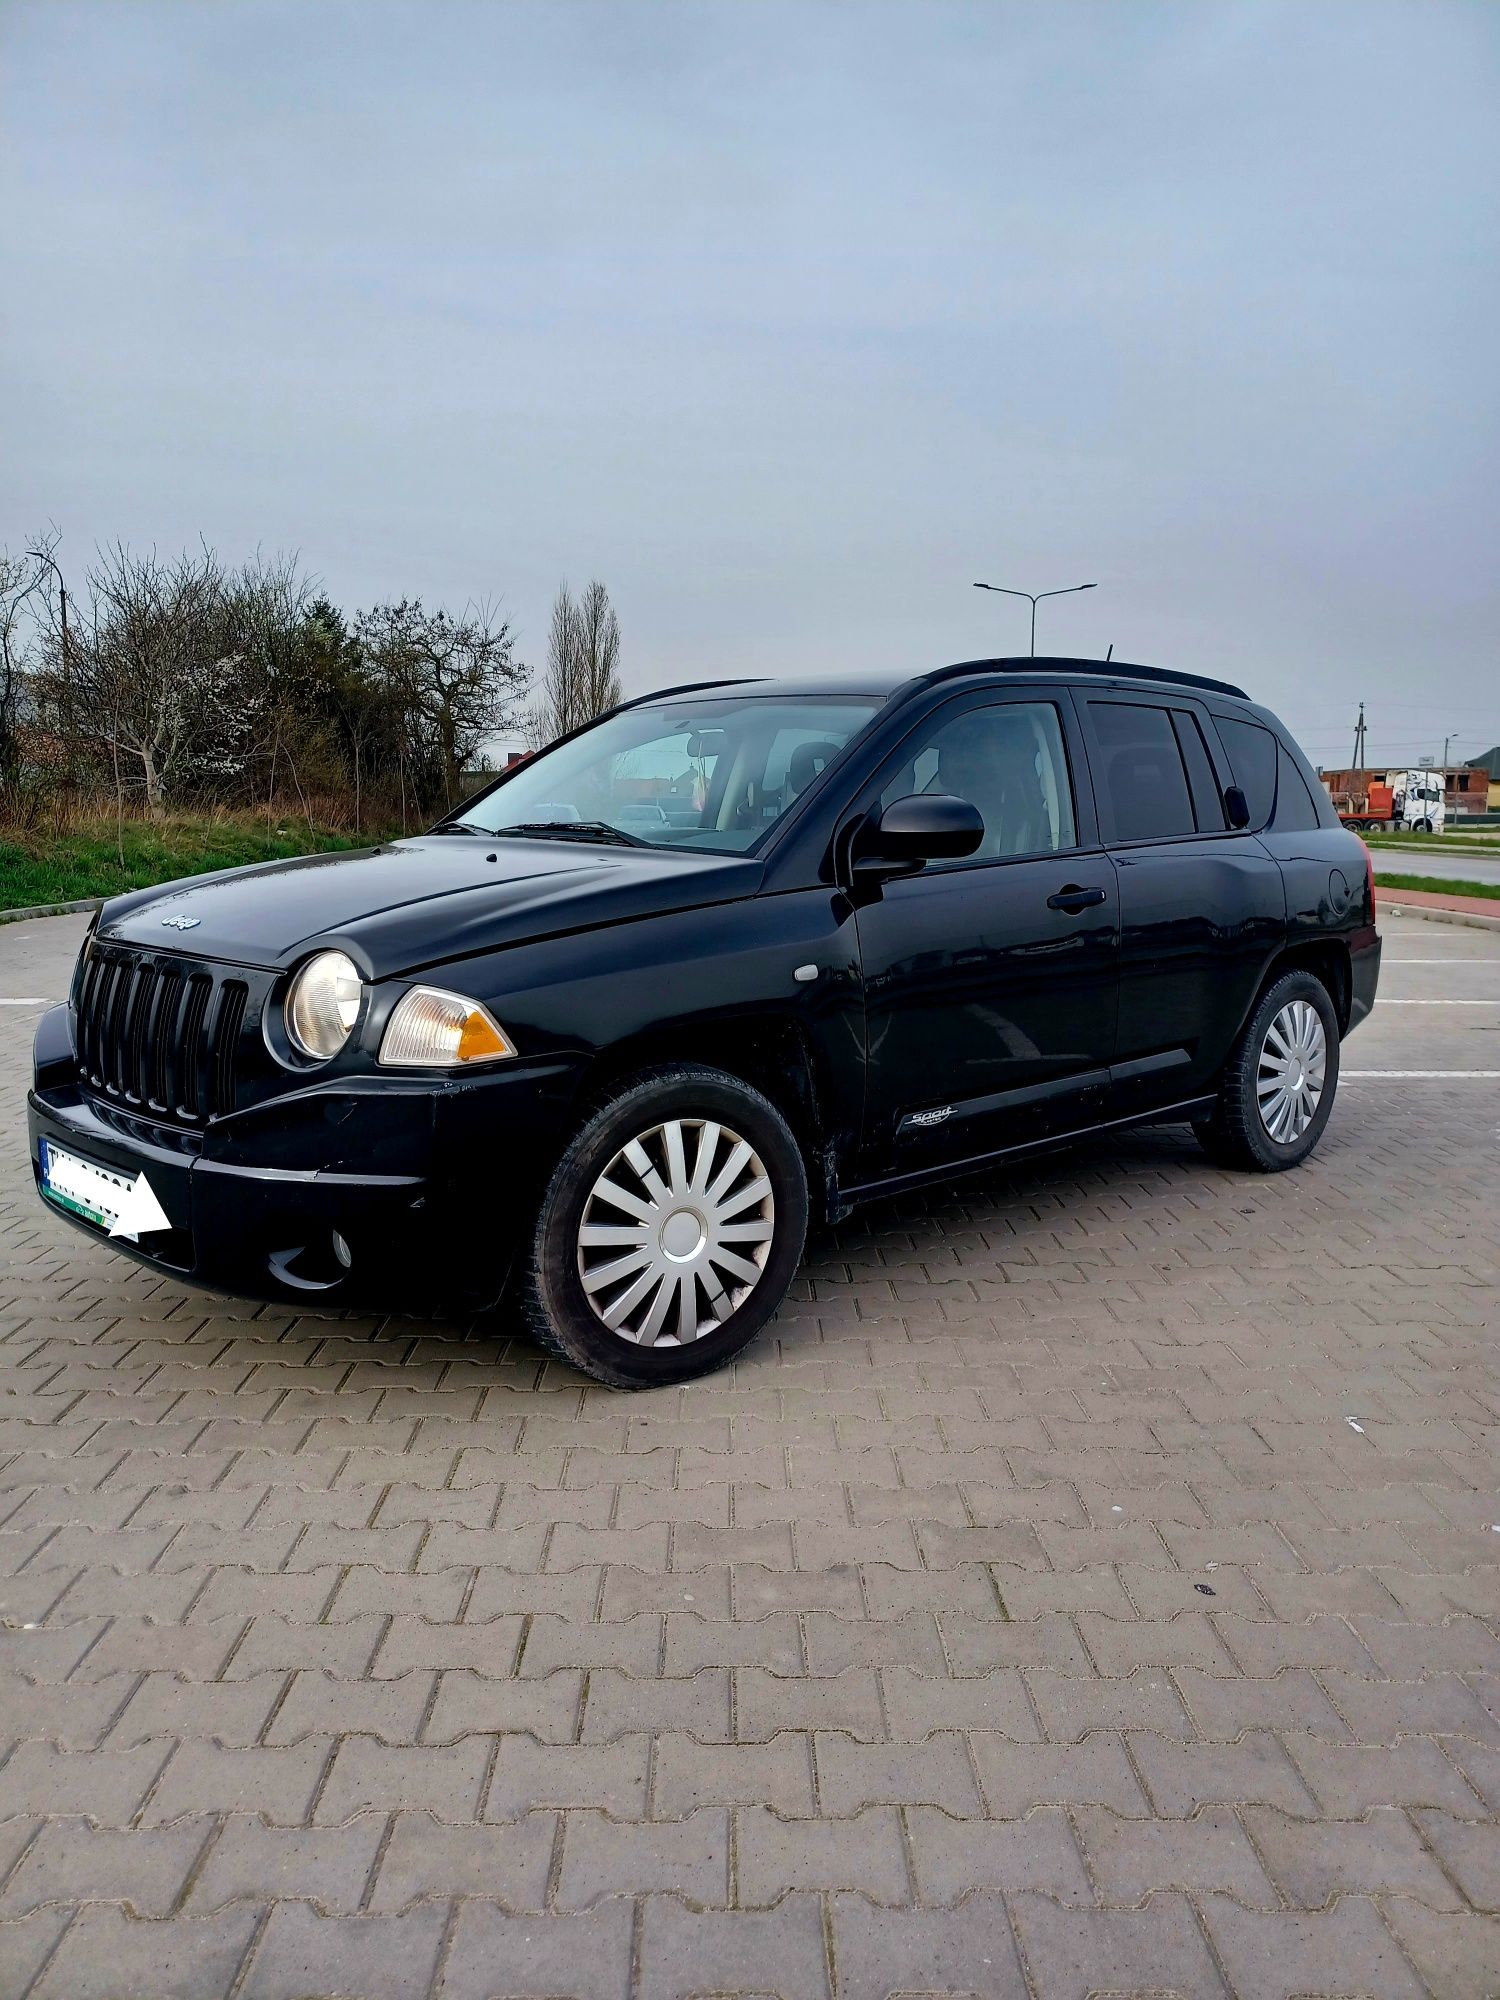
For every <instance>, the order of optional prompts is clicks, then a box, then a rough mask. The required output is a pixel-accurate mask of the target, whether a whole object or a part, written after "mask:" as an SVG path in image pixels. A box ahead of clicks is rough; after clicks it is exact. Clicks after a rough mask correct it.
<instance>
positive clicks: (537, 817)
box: [455, 695, 880, 854]
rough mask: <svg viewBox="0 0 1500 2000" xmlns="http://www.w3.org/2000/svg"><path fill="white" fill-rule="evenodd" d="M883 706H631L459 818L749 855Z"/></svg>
mask: <svg viewBox="0 0 1500 2000" xmlns="http://www.w3.org/2000/svg"><path fill="white" fill-rule="evenodd" d="M879 706H880V704H879V701H878V700H877V699H876V698H874V697H873V696H858V697H851V696H832V697H823V696H812V695H805V696H793V697H787V698H784V699H781V700H777V699H775V698H772V697H767V696H762V697H759V698H756V697H754V696H737V697H736V696H731V697H718V698H715V699H713V700H694V701H683V702H671V703H663V704H662V705H660V706H655V705H653V706H651V707H649V708H627V709H623V710H621V711H620V712H619V713H617V714H615V715H611V716H607V717H606V718H605V719H604V721H603V722H601V723H599V724H598V725H597V726H596V727H595V728H593V729H589V730H585V731H584V733H583V735H581V736H575V737H573V738H572V739H571V740H570V741H568V742H565V743H559V744H558V745H557V746H556V747H555V748H554V749H550V750H543V751H541V752H540V753H539V754H538V755H537V756H535V757H533V758H532V759H531V760H530V762H528V763H526V764H522V765H520V766H519V767H518V768H517V769H516V770H515V771H514V772H512V773H511V774H509V775H508V776H507V777H506V778H505V779H504V780H503V781H502V782H501V783H500V784H499V785H497V786H496V788H495V789H494V790H493V791H491V792H486V793H485V794H484V795H483V796H482V797H480V798H478V799H476V800H475V801H474V803H473V804H472V805H470V806H468V807H467V808H466V809H465V810H464V811H463V812H462V813H460V814H458V815H457V817H456V821H455V824H457V825H461V826H468V827H472V828H474V829H475V831H477V832H484V833H501V832H505V831H506V830H515V831H521V830H525V831H527V832H536V833H537V834H539V835H540V836H541V837H543V838H545V837H548V836H549V835H550V836H551V837H553V838H560V839H567V838H572V839H587V838H589V836H590V832H591V830H592V831H594V832H595V833H596V835H597V837H598V838H600V839H604V840H607V839H609V838H610V837H611V836H613V837H614V838H615V839H617V840H619V839H629V840H634V841H641V842H644V843H645V844H646V845H648V846H651V847H692V848H699V849H704V850H707V851H709V852H713V853H720V854H744V853H747V852H748V851H749V850H750V849H751V848H753V847H754V846H755V844H756V843H757V841H759V840H761V839H763V838H764V837H765V835H766V834H767V833H768V832H769V831H770V829H771V828H772V827H773V826H774V825H775V824H776V822H777V820H779V819H780V818H781V816H782V814H783V813H785V812H786V811H787V810H788V809H789V808H790V807H791V806H793V805H795V804H796V802H797V800H798V799H800V798H801V797H802V795H803V793H804V792H806V791H807V790H808V788H809V787H810V786H811V785H813V784H815V783H816V782H817V780H818V778H819V777H821V775H822V773H823V772H824V770H825V769H826V768H827V766H828V765H829V764H831V763H832V762H833V760H834V758H835V757H837V756H838V755H839V753H840V751H841V750H842V749H843V748H844V746H845V744H846V743H848V742H849V740H850V738H851V737H853V736H855V735H857V734H858V732H859V731H860V730H861V729H863V728H864V726H865V724H866V723H867V722H868V721H869V720H870V718H871V716H873V715H874V713H875V711H876V709H877V708H878V707H879ZM570 829H571V831H570Z"/></svg>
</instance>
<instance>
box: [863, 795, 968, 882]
mask: <svg viewBox="0 0 1500 2000" xmlns="http://www.w3.org/2000/svg"><path fill="white" fill-rule="evenodd" d="M983 839H984V821H983V819H981V817H980V815H979V809H978V808H977V807H976V806H971V805H970V804H969V802H968V800H967V799H955V798H953V797H951V796H950V795H949V794H948V793H946V792H914V793H912V794H911V796H910V797H908V798H904V799H892V801H891V803H890V804H889V805H888V806H887V807H886V809H885V811H884V812H883V813H881V814H880V816H879V818H878V819H872V820H867V821H866V822H865V826H864V831H863V832H862V833H861V835H860V838H859V844H858V858H857V859H856V861H855V864H854V866H855V869H856V872H858V873H860V874H880V873H885V874H891V873H896V874H900V873H903V872H911V871H913V870H915V869H918V868H920V867H921V866H922V864H923V862H924V861H958V860H961V859H962V858H963V856H964V855H966V854H972V853H973V852H974V850H975V848H976V847H978V845H979V843H980V841H981V840H983Z"/></svg>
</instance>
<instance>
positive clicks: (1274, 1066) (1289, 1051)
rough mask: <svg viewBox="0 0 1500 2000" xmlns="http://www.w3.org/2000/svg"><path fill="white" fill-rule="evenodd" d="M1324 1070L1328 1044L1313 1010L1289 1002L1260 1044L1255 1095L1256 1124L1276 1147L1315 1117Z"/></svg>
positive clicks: (1302, 1003) (1297, 1134)
mask: <svg viewBox="0 0 1500 2000" xmlns="http://www.w3.org/2000/svg"><path fill="white" fill-rule="evenodd" d="M1327 1066H1328V1040H1327V1037H1326V1036H1325V1035H1324V1033H1323V1023H1322V1021H1321V1020H1320V1019H1319V1018H1318V1013H1317V1009H1316V1008H1314V1007H1309V1005H1308V1004H1307V1002H1306V1001H1305V1000H1289V1001H1288V1002H1287V1004H1286V1005H1285V1006H1284V1007H1283V1008H1282V1009H1281V1011H1280V1013H1279V1014H1278V1015H1277V1016H1276V1018H1275V1020H1274V1021H1273V1022H1272V1023H1271V1025H1270V1027H1269V1028H1267V1030H1266V1039H1265V1041H1264V1042H1263V1043H1262V1044H1261V1051H1260V1067H1259V1070H1258V1072H1257V1075H1256V1079H1255V1094H1256V1096H1257V1098H1258V1099H1259V1102H1260V1122H1261V1123H1262V1125H1264V1126H1265V1128H1266V1131H1267V1132H1268V1133H1269V1135H1270V1136H1271V1138H1273V1139H1275V1140H1276V1141H1277V1142H1278V1143H1279V1144H1280V1145H1283V1146H1286V1145H1290V1144H1291V1142H1292V1141H1293V1140H1294V1139H1300V1138H1301V1137H1302V1134H1303V1133H1304V1132H1305V1131H1306V1130H1307V1128H1308V1126H1309V1125H1311V1123H1312V1122H1313V1119H1314V1118H1315V1117H1316V1116H1317V1110H1318V1106H1319V1104H1320V1103H1321V1102H1322V1099H1323V1078H1324V1073H1325V1071H1326V1069H1327Z"/></svg>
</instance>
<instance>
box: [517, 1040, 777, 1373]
mask: <svg viewBox="0 0 1500 2000" xmlns="http://www.w3.org/2000/svg"><path fill="white" fill-rule="evenodd" d="M807 1210H808V1197H807V1173H806V1169H805V1167H804V1165H803V1161H802V1154H801V1152H800V1150H799V1148H798V1145H797V1141H796V1139H795V1138H794V1137H793V1135H792V1132H791V1129H790V1128H789V1126H788V1125H787V1122H786V1120H785V1119H784V1118H783V1117H782V1115H781V1113H780V1112H779V1111H778V1110H777V1109H776V1107H775V1106H774V1105H773V1104H772V1103H771V1102H770V1100H769V1099H768V1098H766V1097H763V1096H762V1095H761V1093H760V1092H759V1091H758V1090H755V1089H753V1088H752V1087H751V1086H750V1085H749V1084H747V1083H744V1082H742V1081H741V1080H740V1079H739V1078H738V1077H735V1076H730V1075H729V1074H728V1073H727V1072H725V1071H723V1070H715V1069H707V1068H698V1067H696V1066H693V1067H688V1066H686V1065H673V1066H671V1067H667V1068H661V1069H655V1070H648V1071H644V1072H642V1073H641V1074H640V1075H638V1076H636V1077H633V1078H628V1079H626V1080H625V1081H624V1082H623V1083H621V1084H619V1085H618V1086H617V1087H616V1088H615V1089H613V1090H612V1091H611V1092H610V1094H609V1095H608V1096H607V1097H606V1098H605V1099H604V1101H603V1102H602V1103H600V1104H599V1105H597V1106H596V1108H595V1109H594V1111H593V1112H592V1113H591V1115H590V1116H589V1117H588V1118H587V1119H586V1120H585V1121H584V1123H583V1124H582V1126H580V1128H579V1130H578V1131H577V1132H575V1133H574V1135H573V1137H572V1139H571V1140H570V1141H569V1143H568V1145H567V1146H566V1147H565V1148H564V1150H563V1155H562V1158H561V1159H560V1160H559V1161H558V1163H557V1167H556V1170H555V1171H554V1173H553V1175H552V1179H551V1181H550V1182H549V1184H548V1187H547V1192H546V1194H545V1195H544V1196H543V1198H542V1205H541V1210H540V1212H539V1214H538V1216H537V1222H536V1229H535V1232H534V1235H533V1239H532V1254H531V1261H530V1268H529V1270H528V1271H527V1274H526V1278H525V1281H524V1285H523V1289H522V1296H521V1307H522V1313H523V1316H524V1318H525V1321H526V1324H527V1326H528V1328H529V1330H530V1332H531V1334H532V1335H533V1337H534V1338H535V1339H536V1340H537V1341H538V1343H539V1344H540V1345H541V1346H543V1347H545V1348H547V1349H549V1350H550V1351H551V1352H552V1353H553V1354H556V1355H558V1356H560V1357H561V1358H562V1359H563V1360H565V1361H569V1362H571V1363H572V1365H573V1366H574V1367H575V1368H578V1369H580V1370H581V1371H582V1372H583V1373H584V1374H585V1375H591V1376H593V1378H594V1379H595V1380H596V1381H598V1382H607V1383H609V1384H611V1385H612V1386H614V1387H616V1388H621V1389H645V1388H651V1387H655V1386H666V1385H668V1384H670V1383H674V1382H687V1381H691V1380H692V1379H693V1378H694V1377H695V1376H698V1375H706V1374H708V1373H709V1372H710V1370H712V1369H715V1368H719V1367H722V1366H723V1364H724V1363H725V1362H726V1361H729V1360H731V1359H732V1358H733V1357H734V1356H735V1355H736V1354H738V1353H739V1352H740V1350H741V1349H742V1348H743V1347H745V1346H746V1345H747V1344H748V1343H749V1342H750V1341H751V1340H753V1339H754V1337H755V1335H756V1334H757V1333H759V1331H760V1329H761V1328H762V1327H763V1326H764V1325H765V1323H766V1321H767V1320H768V1319H769V1318H770V1317H771V1315H772V1313H774V1312H775V1310H776V1308H777V1307H778V1306H779V1305H780V1304H781V1301H782V1300H783V1298H785V1296H786V1292H787V1288H788V1286H789V1285H790V1284H791V1281H792V1278H793V1276H794V1274H795V1272H796V1269H797V1264H798V1261H799V1259H800V1258H801V1255H802V1245H803V1240H804V1238H805V1236H806V1234H807Z"/></svg>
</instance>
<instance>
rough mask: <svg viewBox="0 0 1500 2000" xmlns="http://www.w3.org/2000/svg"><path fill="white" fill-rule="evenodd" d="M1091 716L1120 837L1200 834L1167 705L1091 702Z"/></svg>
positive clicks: (1108, 797)
mask: <svg viewBox="0 0 1500 2000" xmlns="http://www.w3.org/2000/svg"><path fill="white" fill-rule="evenodd" d="M1089 714H1090V716H1091V717H1092V719H1093V724H1094V734H1095V736H1096V737H1097V738H1098V742H1099V748H1100V751H1101V753H1102V756H1103V762H1104V770H1103V772H1102V774H1101V773H1096V776H1097V777H1100V778H1101V781H1102V787H1103V791H1104V794H1105V796H1106V798H1107V799H1108V800H1109V805H1110V812H1111V815H1112V817H1113V820H1114V837H1115V839H1116V840H1170V839H1173V838H1175V837H1176V836H1177V835H1179V834H1184V833H1196V832H1197V831H1198V822H1197V818H1196V816H1195V814H1194V812H1193V801H1192V797H1191V795H1190V793H1189V791H1188V780H1187V771H1186V770H1185V768H1184V766H1183V762H1182V751H1181V749H1180V748H1179V747H1178V742H1177V735H1176V732H1175V731H1174V729H1173V727H1172V717H1171V714H1170V712H1169V711H1168V710H1167V709H1165V708H1148V707H1146V706H1144V705H1141V704H1137V703H1134V702H1123V701H1091V702H1090V703H1089Z"/></svg>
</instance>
